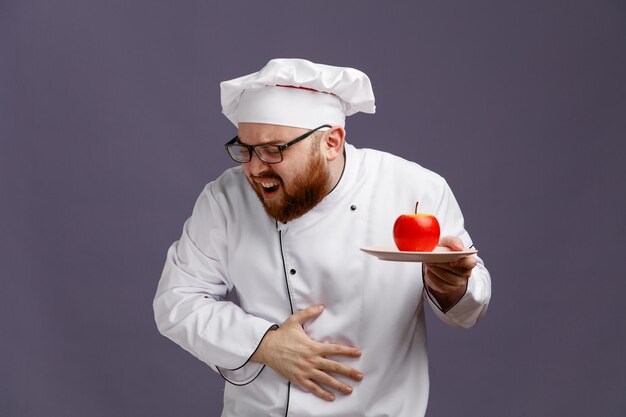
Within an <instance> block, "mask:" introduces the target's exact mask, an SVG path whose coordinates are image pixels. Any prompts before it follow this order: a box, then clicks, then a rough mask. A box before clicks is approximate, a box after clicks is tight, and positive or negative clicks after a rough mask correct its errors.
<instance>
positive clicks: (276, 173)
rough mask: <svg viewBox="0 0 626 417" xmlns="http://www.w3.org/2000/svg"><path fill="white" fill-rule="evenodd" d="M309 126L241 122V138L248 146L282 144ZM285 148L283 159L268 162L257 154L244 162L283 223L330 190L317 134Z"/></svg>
mask: <svg viewBox="0 0 626 417" xmlns="http://www.w3.org/2000/svg"><path fill="white" fill-rule="evenodd" d="M307 131H308V129H300V128H294V127H287V126H277V125H270V124H262V123H240V124H239V140H240V141H241V142H242V143H245V144H246V145H253V146H256V145H262V144H268V145H282V144H284V143H287V142H289V141H290V140H292V139H294V138H296V137H298V136H300V135H302V134H303V133H306V132H307ZM318 134H323V133H315V134H313V135H312V136H311V137H309V138H307V139H305V140H303V141H301V142H298V143H296V144H294V145H293V146H290V147H289V148H287V149H286V150H284V151H283V160H282V162H279V163H277V164H267V163H265V162H263V161H261V160H260V159H259V158H258V156H257V155H256V154H254V153H253V155H252V160H251V161H250V162H247V163H244V164H241V166H242V168H243V171H244V173H245V174H246V177H247V178H248V182H250V185H251V186H252V188H253V189H254V191H255V192H256V194H257V196H258V197H259V200H261V203H262V204H263V207H265V211H266V212H267V214H268V215H269V216H271V217H273V218H275V219H277V220H279V221H281V222H283V223H287V222H288V221H290V220H293V219H296V218H298V217H300V216H302V215H303V214H304V213H306V212H307V211H309V210H310V209H312V208H313V207H315V206H316V205H317V204H318V203H319V202H320V201H322V199H323V198H324V197H325V196H326V194H328V192H329V171H328V165H327V161H326V159H325V157H324V155H323V154H322V152H321V148H320V145H319V142H318V141H317V140H316V138H315V136H316V135H318Z"/></svg>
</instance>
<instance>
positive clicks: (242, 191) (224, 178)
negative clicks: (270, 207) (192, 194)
mask: <svg viewBox="0 0 626 417" xmlns="http://www.w3.org/2000/svg"><path fill="white" fill-rule="evenodd" d="M249 194H250V187H248V186H247V180H246V176H245V175H244V173H243V170H242V169H241V167H233V168H229V169H227V170H226V171H224V172H223V173H222V174H221V175H220V176H219V177H217V178H216V179H215V180H213V181H211V182H209V183H208V184H206V185H205V186H204V188H203V189H202V192H201V193H200V196H199V197H198V203H200V204H203V203H204V204H207V203H208V204H210V205H212V206H213V205H217V206H219V207H220V208H221V209H222V210H223V211H232V208H233V207H237V206H240V205H241V204H243V203H245V202H247V201H248V200H249V197H250V196H249Z"/></svg>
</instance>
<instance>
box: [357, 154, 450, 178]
mask: <svg viewBox="0 0 626 417" xmlns="http://www.w3.org/2000/svg"><path fill="white" fill-rule="evenodd" d="M351 148H352V150H353V153H354V155H356V156H357V159H359V161H360V162H361V163H360V169H361V170H362V172H363V174H368V175H374V176H376V177H377V178H379V179H380V180H383V181H393V182H394V183H396V184H397V183H402V184H407V185H410V184H411V183H413V184H420V185H421V186H422V187H423V186H425V185H426V184H431V185H432V186H434V187H444V186H446V181H445V179H444V178H443V177H442V176H441V175H439V174H438V173H436V172H434V171H431V170H430V169H428V168H425V167H423V166H422V165H420V164H418V163H417V162H413V161H409V160H407V159H405V158H402V157H400V156H397V155H394V154H391V153H389V152H384V151H379V150H376V149H369V148H363V149H357V148H354V147H352V146H351Z"/></svg>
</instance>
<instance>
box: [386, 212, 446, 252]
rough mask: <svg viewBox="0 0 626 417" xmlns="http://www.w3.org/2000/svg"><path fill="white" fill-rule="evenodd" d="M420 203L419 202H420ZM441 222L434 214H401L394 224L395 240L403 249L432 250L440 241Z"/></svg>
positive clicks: (400, 248) (415, 250) (409, 250)
mask: <svg viewBox="0 0 626 417" xmlns="http://www.w3.org/2000/svg"><path fill="white" fill-rule="evenodd" d="M418 204H419V203H418ZM440 233H441V232H440V229H439V222H438V221H437V218H436V217H435V216H433V215H432V214H427V213H418V212H417V204H415V214H401V215H400V217H398V218H397V219H396V222H395V223H394V225H393V240H394V242H396V246H397V247H398V249H399V250H401V251H408V252H432V250H433V249H435V247H436V246H437V243H439V234H440Z"/></svg>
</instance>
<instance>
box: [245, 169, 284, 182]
mask: <svg viewBox="0 0 626 417" xmlns="http://www.w3.org/2000/svg"><path fill="white" fill-rule="evenodd" d="M250 178H252V179H255V180H276V181H278V182H280V183H281V184H282V182H283V179H282V178H281V177H280V176H279V175H278V174H276V173H274V172H270V171H267V172H262V173H261V174H259V175H250Z"/></svg>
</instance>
